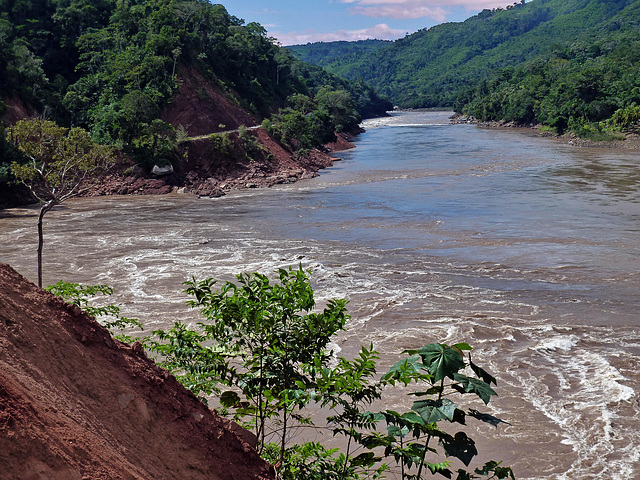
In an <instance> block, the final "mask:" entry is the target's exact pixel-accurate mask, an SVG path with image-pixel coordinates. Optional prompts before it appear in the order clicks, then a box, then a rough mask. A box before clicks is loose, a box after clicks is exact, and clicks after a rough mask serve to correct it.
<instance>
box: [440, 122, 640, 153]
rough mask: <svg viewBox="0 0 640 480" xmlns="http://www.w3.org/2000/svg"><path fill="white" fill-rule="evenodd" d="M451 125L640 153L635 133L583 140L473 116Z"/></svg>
mask: <svg viewBox="0 0 640 480" xmlns="http://www.w3.org/2000/svg"><path fill="white" fill-rule="evenodd" d="M451 123H454V124H460V123H469V124H472V125H476V126H478V127H481V128H494V129H517V130H521V131H523V132H528V133H536V134H538V135H540V136H541V137H546V138H549V139H554V140H557V141H559V142H562V143H565V144H567V145H571V146H574V147H586V148H610V149H614V150H619V149H625V150H638V151H640V135H638V134H637V133H633V132H628V133H620V136H624V138H616V139H613V140H591V139H588V138H581V137H579V136H578V135H576V134H575V133H565V134H563V135H557V134H555V133H552V132H549V131H545V130H544V129H542V125H540V124H534V125H520V124H517V123H515V122H507V121H504V120H496V121H490V122H487V121H481V120H478V119H476V118H474V117H471V116H465V115H461V114H454V115H452V116H451Z"/></svg>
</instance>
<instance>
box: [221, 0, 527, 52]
mask: <svg viewBox="0 0 640 480" xmlns="http://www.w3.org/2000/svg"><path fill="white" fill-rule="evenodd" d="M518 1H519V0H518ZM514 2H515V0H510V1H504V0H448V1H447V0H279V1H269V0H230V1H228V2H224V1H220V3H222V4H223V5H224V6H225V7H226V8H227V10H228V11H229V13H231V14H232V15H235V16H236V17H240V18H243V19H244V20H245V21H246V22H247V23H248V22H258V23H260V24H262V26H264V27H265V28H266V29H267V31H268V32H269V35H270V36H272V37H275V38H277V39H278V40H279V41H280V43H281V44H282V45H294V44H299V43H307V42H320V41H334V40H361V39H365V38H380V39H385V40H395V39H397V38H400V37H404V36H405V35H406V34H407V33H413V32H415V31H416V30H419V29H421V28H425V27H432V26H433V25H437V24H439V23H443V22H460V21H463V20H465V19H466V18H469V17H470V16H472V15H475V14H476V13H478V12H479V11H480V10H482V9H484V8H496V7H503V8H504V7H506V6H507V5H512V4H513V3H514ZM214 3H215V2H214Z"/></svg>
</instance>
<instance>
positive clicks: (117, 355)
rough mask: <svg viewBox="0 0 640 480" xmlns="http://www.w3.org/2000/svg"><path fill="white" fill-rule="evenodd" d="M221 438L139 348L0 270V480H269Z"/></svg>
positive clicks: (249, 456)
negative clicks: (111, 335)
mask: <svg viewBox="0 0 640 480" xmlns="http://www.w3.org/2000/svg"><path fill="white" fill-rule="evenodd" d="M231 427H232V425H230V422H228V421H226V420H224V419H222V418H220V417H218V416H217V415H216V414H215V413H214V412H212V411H210V410H209V409H208V408H207V407H206V406H205V405H203V404H202V403H201V402H200V401H198V400H197V399H196V398H195V396H193V395H192V394H191V393H190V392H188V391H187V390H186V389H185V388H183V387H182V385H180V384H179V383H178V382H177V381H176V379H175V378H174V377H173V376H172V375H170V374H169V373H168V372H167V371H165V370H163V369H161V368H159V367H158V366H156V365H155V364H154V363H153V362H152V361H151V360H149V359H148V358H147V357H146V355H145V354H144V351H143V350H142V347H141V346H139V345H138V347H137V348H136V347H135V346H134V347H131V346H128V345H126V344H124V343H121V342H119V341H116V340H113V339H112V338H111V337H110V335H109V333H108V332H107V331H106V330H105V329H104V328H103V327H101V326H100V325H99V324H98V323H96V322H95V321H94V320H93V319H92V318H91V317H89V316H87V315H86V314H84V313H83V312H82V311H80V309H78V308H76V307H72V306H70V305H68V304H66V303H64V302H63V301H62V300H61V299H59V298H57V297H55V296H53V295H51V294H49V293H48V292H45V291H43V290H41V289H39V288H37V287H36V286H35V285H33V284H32V283H30V282H29V281H27V280H26V279H24V278H23V277H22V276H20V275H19V274H18V273H17V272H15V271H14V270H13V269H12V268H11V267H9V266H8V265H3V264H0V477H1V478H2V479H3V480H13V479H20V480H32V479H33V480H36V479H37V480H40V479H48V480H58V479H59V480H83V479H86V480H89V479H92V480H93V479H110V480H118V479H136V480H146V479H149V480H150V479H154V480H160V479H167V480H169V479H171V480H173V479H180V480H186V479H194V480H195V479H207V480H249V479H256V480H259V479H260V480H269V479H273V478H274V473H273V468H272V467H271V466H270V465H268V464H267V463H265V462H264V461H263V460H261V459H260V458H259V457H258V455H257V454H256V452H255V451H254V450H253V449H252V448H251V447H250V446H249V445H248V444H246V443H244V442H243V441H242V440H240V439H239V437H238V436H237V435H236V434H235V433H233V432H232V431H231V429H230V428H231ZM236 428H237V427H236Z"/></svg>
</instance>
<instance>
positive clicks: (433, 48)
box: [294, 0, 638, 107]
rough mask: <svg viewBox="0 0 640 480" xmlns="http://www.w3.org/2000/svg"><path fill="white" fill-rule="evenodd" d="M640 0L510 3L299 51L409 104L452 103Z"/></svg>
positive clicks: (596, 32)
mask: <svg viewBox="0 0 640 480" xmlns="http://www.w3.org/2000/svg"><path fill="white" fill-rule="evenodd" d="M637 3H638V2H637V1H636V0H532V1H529V2H526V3H525V2H519V3H516V4H514V5H512V6H509V7H507V8H506V9H495V10H483V11H482V12H480V13H479V14H478V15H475V16H473V17H471V18H469V19H467V20H466V21H464V22H460V23H445V24H442V25H438V26H436V27H433V28H430V29H424V30H421V31H418V32H416V33H414V34H412V35H409V36H407V37H405V38H402V39H400V40H397V41H395V42H393V43H390V44H387V45H380V44H378V43H374V44H372V45H371V47H372V48H370V49H369V50H366V49H365V48H364V46H362V47H358V46H357V45H356V46H355V47H354V48H353V50H352V51H351V53H350V54H347V55H337V54H335V53H334V52H331V51H328V52H326V53H325V58H323V59H319V58H318V53H319V52H320V51H323V48H327V47H329V48H330V47H333V46H334V45H335V48H336V49H338V50H342V51H349V49H348V48H347V47H346V46H344V45H340V44H334V43H329V44H325V45H324V47H322V46H317V44H311V45H302V46H296V47H295V48H294V51H296V52H297V53H299V54H300V55H301V58H306V59H308V60H309V61H312V62H313V63H316V64H319V65H320V64H324V65H325V67H326V68H327V70H329V71H330V72H332V73H336V74H338V75H341V76H344V77H345V78H350V79H361V80H363V81H365V82H367V83H369V84H371V85H372V86H374V87H375V88H376V89H378V91H380V92H381V93H382V94H384V95H387V96H388V97H389V98H390V99H391V100H392V102H394V103H395V104H397V105H400V106H402V107H432V106H452V105H453V103H454V101H455V99H456V96H457V94H458V92H459V91H460V89H461V88H464V87H467V86H469V85H472V84H475V83H476V82H478V81H479V80H480V79H482V78H487V77H488V76H489V75H490V74H491V72H494V71H495V70H496V69H500V68H504V67H509V66H517V65H522V64H524V63H526V62H529V61H531V60H533V59H534V58H536V57H538V56H539V55H543V54H545V53H546V52H549V51H550V50H552V49H553V48H555V47H556V46H559V45H564V44H566V43H570V42H573V41H575V40H576V39H577V38H578V37H580V36H584V35H592V36H594V37H595V36H597V35H599V34H601V33H602V32H601V30H600V27H601V26H602V25H604V24H607V23H608V22H609V20H611V19H612V18H613V17H615V16H616V15H618V14H620V13H621V12H622V11H623V10H624V9H625V8H627V7H630V6H634V5H635V4H637Z"/></svg>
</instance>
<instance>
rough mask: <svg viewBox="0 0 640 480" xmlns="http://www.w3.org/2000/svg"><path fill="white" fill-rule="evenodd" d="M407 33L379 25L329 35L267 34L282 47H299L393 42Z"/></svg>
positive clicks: (306, 33) (306, 32) (315, 33)
mask: <svg viewBox="0 0 640 480" xmlns="http://www.w3.org/2000/svg"><path fill="white" fill-rule="evenodd" d="M406 33H408V32H407V31H405V30H395V29H393V28H390V27H389V26H388V25H386V24H384V23H381V24H379V25H376V26H374V27H370V28H365V29H362V30H338V31H336V32H331V33H317V32H315V31H314V30H307V31H304V32H289V33H279V32H269V35H270V36H273V37H275V38H277V39H278V41H279V42H280V43H281V44H282V45H300V44H305V43H309V42H311V43H313V42H335V41H338V40H347V41H357V40H366V39H369V38H377V39H379V40H395V39H397V38H400V37H404V35H405V34H406Z"/></svg>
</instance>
